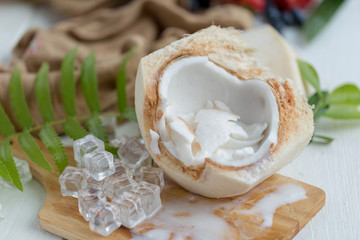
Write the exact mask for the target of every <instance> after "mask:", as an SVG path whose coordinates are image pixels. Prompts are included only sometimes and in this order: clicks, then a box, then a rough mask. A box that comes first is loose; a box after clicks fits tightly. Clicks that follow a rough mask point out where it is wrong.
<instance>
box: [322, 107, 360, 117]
mask: <svg viewBox="0 0 360 240" xmlns="http://www.w3.org/2000/svg"><path fill="white" fill-rule="evenodd" d="M323 116H325V117H329V118H333V119H360V111H359V108H358V107H357V106H354V105H333V106H331V107H330V108H329V109H327V110H326V111H325V112H324V113H323Z"/></svg>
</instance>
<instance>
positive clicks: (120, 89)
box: [116, 46, 135, 113]
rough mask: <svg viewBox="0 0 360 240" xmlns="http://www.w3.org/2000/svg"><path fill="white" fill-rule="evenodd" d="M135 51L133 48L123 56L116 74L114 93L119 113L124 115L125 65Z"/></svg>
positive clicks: (125, 99) (125, 104) (125, 105)
mask: <svg viewBox="0 0 360 240" xmlns="http://www.w3.org/2000/svg"><path fill="white" fill-rule="evenodd" d="M134 51H135V46H133V47H131V49H130V50H129V51H128V52H127V53H126V54H125V56H124V58H123V61H122V63H121V64H120V68H119V71H118V74H117V76H116V93H117V105H118V109H119V112H120V113H124V112H125V110H126V108H127V97H126V64H127V62H128V60H129V58H130V57H131V55H132V54H133V53H134Z"/></svg>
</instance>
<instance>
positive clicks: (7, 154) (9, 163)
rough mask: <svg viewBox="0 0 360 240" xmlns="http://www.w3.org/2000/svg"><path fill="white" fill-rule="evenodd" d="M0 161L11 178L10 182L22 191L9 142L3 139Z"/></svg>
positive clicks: (0, 147) (0, 148)
mask: <svg viewBox="0 0 360 240" xmlns="http://www.w3.org/2000/svg"><path fill="white" fill-rule="evenodd" d="M0 160H1V161H2V162H3V163H4V164H5V166H6V168H7V170H8V173H9V175H10V177H11V180H12V181H11V182H12V183H13V184H14V185H15V186H16V187H17V188H18V189H19V190H20V191H23V185H22V182H21V179H20V176H19V172H18V170H17V168H16V164H15V161H14V158H13V156H12V153H11V146H10V140H9V139H5V140H4V141H2V142H1V144H0Z"/></svg>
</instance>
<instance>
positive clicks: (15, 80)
mask: <svg viewBox="0 0 360 240" xmlns="http://www.w3.org/2000/svg"><path fill="white" fill-rule="evenodd" d="M9 92H10V104H11V106H12V108H13V110H14V114H15V116H16V118H17V120H18V121H19V123H20V126H21V127H22V128H23V129H29V128H31V127H32V125H34V122H33V120H32V117H31V115H30V111H29V108H28V106H27V104H26V100H25V95H24V91H23V87H22V82H21V72H20V70H19V69H18V68H15V69H14V71H13V73H12V75H11V80H10V84H9Z"/></svg>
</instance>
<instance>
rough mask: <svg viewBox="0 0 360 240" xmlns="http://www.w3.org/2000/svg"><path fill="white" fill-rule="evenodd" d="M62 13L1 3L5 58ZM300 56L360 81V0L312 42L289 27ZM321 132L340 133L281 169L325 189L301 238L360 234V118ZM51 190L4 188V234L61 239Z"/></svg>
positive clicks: (331, 75) (351, 0)
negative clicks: (51, 218) (50, 219)
mask: <svg viewBox="0 0 360 240" xmlns="http://www.w3.org/2000/svg"><path fill="white" fill-rule="evenodd" d="M59 19H61V17H60V16H59V15H57V14H55V13H54V12H52V11H51V10H49V9H48V8H46V7H34V6H31V5H28V4H24V3H18V2H14V1H11V2H10V1H9V2H5V3H4V2H1V3H0V62H1V63H7V62H8V61H9V59H10V56H11V48H12V47H13V46H14V45H15V43H16V42H17V40H18V39H19V38H20V37H21V35H22V33H23V32H24V31H26V29H27V28H29V27H30V26H42V27H49V26H51V24H53V23H54V22H56V21H58V20H59ZM285 36H286V38H287V39H288V41H289V42H290V43H291V44H292V45H293V47H294V48H295V49H296V50H297V52H298V53H299V55H300V56H301V57H302V58H303V59H305V60H307V61H309V62H311V63H312V64H313V65H314V66H315V68H316V69H317V70H318V72H319V75H320V78H321V83H322V85H323V87H324V88H327V89H334V88H335V87H336V86H338V85H340V84H343V83H345V82H353V83H356V84H357V85H359V86H360V1H359V0H348V1H346V3H345V4H344V6H343V7H342V8H341V10H340V11H339V12H338V13H337V14H336V16H335V17H334V18H333V21H332V22H331V23H330V24H329V25H328V27H327V28H326V29H325V30H324V31H323V32H322V33H321V35H320V36H319V37H318V38H316V39H315V40H314V41H313V42H311V43H310V44H305V43H304V40H303V38H302V36H301V35H300V34H299V32H298V31H297V30H291V29H290V30H288V31H286V32H285ZM316 128H317V131H318V133H322V134H326V135H329V136H332V137H335V141H334V142H333V143H332V144H331V145H316V144H311V145H309V146H308V147H307V148H306V149H305V151H304V152H303V153H302V154H301V156H300V157H298V158H297V159H296V160H295V161H293V162H292V163H291V164H289V165H288V166H286V167H284V168H283V169H282V170H281V171H280V173H281V174H284V175H286V176H289V177H292V178H295V179H298V180H301V181H303V182H306V183H309V184H312V185H315V186H317V187H320V188H322V189H323V190H324V191H325V192H326V204H325V207H324V208H323V209H322V210H321V211H320V212H319V213H318V214H317V215H316V216H315V217H314V218H313V219H312V220H311V221H310V223H309V224H308V225H306V226H305V228H304V229H303V230H302V231H301V232H300V233H299V234H298V235H297V236H296V237H295V239H297V240H301V239H306V240H308V239H316V240H318V239H320V240H322V239H354V240H355V239H359V238H360V204H359V199H360V150H359V149H360V138H359V136H360V120H359V121H334V120H328V119H322V120H320V121H319V122H318V123H317V124H316ZM45 197H46V192H45V191H44V189H43V187H42V186H41V185H40V184H39V183H38V182H37V181H36V180H32V181H31V182H30V183H28V184H26V185H25V190H24V192H23V193H20V192H19V191H17V190H11V189H7V188H4V187H0V203H1V204H2V205H3V208H4V212H5V215H6V216H5V217H6V219H5V220H4V221H2V222H0V239H6V240H13V239H14V240H16V239H30V240H31V239H36V240H45V239H60V238H59V237H57V236H55V235H53V234H51V233H48V232H46V231H44V230H42V229H41V227H40V225H39V223H38V220H37V214H38V212H39V210H40V209H41V207H42V206H43V204H44V201H45Z"/></svg>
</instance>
